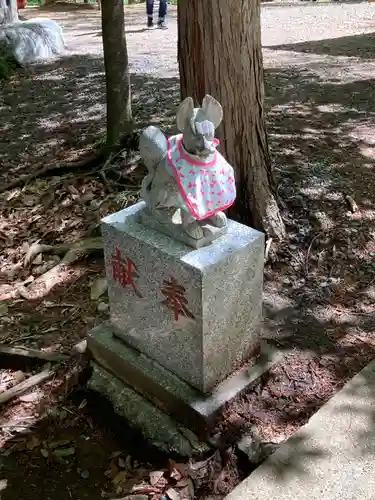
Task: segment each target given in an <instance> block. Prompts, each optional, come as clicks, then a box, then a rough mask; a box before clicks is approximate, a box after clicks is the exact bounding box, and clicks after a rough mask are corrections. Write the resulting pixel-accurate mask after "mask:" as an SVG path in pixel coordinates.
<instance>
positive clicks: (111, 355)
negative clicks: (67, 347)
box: [87, 323, 285, 438]
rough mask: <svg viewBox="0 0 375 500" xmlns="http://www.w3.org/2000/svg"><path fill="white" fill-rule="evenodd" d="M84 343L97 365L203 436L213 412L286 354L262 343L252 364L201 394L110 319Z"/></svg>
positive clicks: (98, 327)
mask: <svg viewBox="0 0 375 500" xmlns="http://www.w3.org/2000/svg"><path fill="white" fill-rule="evenodd" d="M87 347H88V351H89V352H90V355H91V356H92V359H93V360H94V361H95V362H96V363H97V364H98V365H100V366H101V367H103V368H104V369H105V370H107V371H108V372H110V373H112V374H113V375H115V376H116V378H117V379H119V380H121V381H122V382H123V383H125V384H127V385H128V386H130V387H132V388H133V389H134V390H136V391H137V392H138V393H139V394H141V395H142V396H144V397H145V398H147V400H148V401H150V402H152V403H153V404H154V405H155V406H157V407H158V408H159V409H160V410H162V411H163V412H165V413H167V414H168V415H171V416H172V417H173V418H174V419H176V420H177V421H179V422H181V424H183V425H185V426H186V427H187V428H189V429H192V430H193V431H194V432H196V433H197V434H198V435H199V436H200V437H202V438H204V437H206V436H207V435H208V434H209V432H210V429H211V424H213V420H214V417H215V415H216V413H217V412H218V411H219V410H220V409H221V408H222V407H223V406H224V405H225V404H227V403H228V402H230V401H231V400H232V399H233V398H234V397H235V396H237V395H238V394H239V393H240V392H242V391H243V390H244V389H246V387H247V386H248V385H249V384H251V383H252V382H254V381H255V380H256V379H257V378H259V377H260V376H261V375H262V374H263V373H264V372H266V371H267V370H269V369H270V367H271V366H272V365H273V364H274V363H276V362H278V361H280V360H281V358H282V357H283V356H284V355H285V351H284V352H280V351H277V350H275V349H272V348H270V347H269V346H268V345H267V344H263V346H262V350H261V354H260V356H259V357H258V358H257V359H256V360H253V361H252V364H251V363H249V364H247V365H245V366H243V367H242V368H241V369H239V370H238V371H237V372H236V373H234V374H233V375H232V376H230V377H228V378H227V379H226V380H224V381H223V382H221V383H220V384H219V385H218V386H217V387H216V388H215V389H214V390H213V391H212V392H211V393H210V394H203V393H201V392H200V391H198V390H197V389H195V388H193V387H191V386H190V385H189V384H187V383H186V382H185V381H183V380H182V379H180V378H179V377H177V375H175V374H173V373H172V372H170V371H169V370H167V369H166V368H164V367H162V366H161V365H160V364H159V363H157V362H156V361H154V360H153V359H151V358H149V357H148V356H146V355H145V354H142V353H141V352H140V351H138V350H136V349H134V348H133V347H131V346H130V345H127V344H126V343H125V342H124V341H122V340H120V339H119V338H117V337H116V336H115V335H114V329H113V327H112V326H111V325H110V323H103V324H101V325H99V326H97V327H96V328H94V329H92V330H91V331H90V332H89V334H88V337H87Z"/></svg>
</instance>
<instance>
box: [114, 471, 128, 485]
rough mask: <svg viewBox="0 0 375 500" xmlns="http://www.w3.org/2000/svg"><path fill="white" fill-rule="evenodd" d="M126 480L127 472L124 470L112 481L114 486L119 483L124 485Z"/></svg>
mask: <svg viewBox="0 0 375 500" xmlns="http://www.w3.org/2000/svg"><path fill="white" fill-rule="evenodd" d="M125 478H126V472H125V471H124V470H122V471H121V472H119V473H118V474H117V475H116V476H115V477H114V478H113V479H112V482H113V484H115V485H117V484H119V483H122V482H123V481H125Z"/></svg>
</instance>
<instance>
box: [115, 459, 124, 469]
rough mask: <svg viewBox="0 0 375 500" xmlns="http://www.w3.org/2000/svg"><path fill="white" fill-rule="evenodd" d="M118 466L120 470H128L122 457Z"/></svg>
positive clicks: (118, 461)
mask: <svg viewBox="0 0 375 500" xmlns="http://www.w3.org/2000/svg"><path fill="white" fill-rule="evenodd" d="M117 464H118V466H119V468H120V469H126V461H125V460H124V459H123V458H122V457H118V460H117Z"/></svg>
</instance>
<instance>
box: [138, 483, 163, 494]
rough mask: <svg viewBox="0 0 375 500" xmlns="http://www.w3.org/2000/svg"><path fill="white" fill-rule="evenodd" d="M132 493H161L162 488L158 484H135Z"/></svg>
mask: <svg viewBox="0 0 375 500" xmlns="http://www.w3.org/2000/svg"><path fill="white" fill-rule="evenodd" d="M132 493H136V494H140V495H142V494H143V493H144V494H147V495H149V494H152V493H160V489H158V488H157V487H156V486H149V485H148V484H143V485H142V484H140V485H138V486H133V488H132Z"/></svg>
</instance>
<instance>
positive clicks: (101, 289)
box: [90, 278, 108, 300]
mask: <svg viewBox="0 0 375 500" xmlns="http://www.w3.org/2000/svg"><path fill="white" fill-rule="evenodd" d="M107 288H108V282H107V278H97V279H96V280H95V281H94V283H93V284H92V285H91V289H90V299H91V300H98V298H99V297H101V296H102V295H103V293H105V292H106V291H107Z"/></svg>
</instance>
